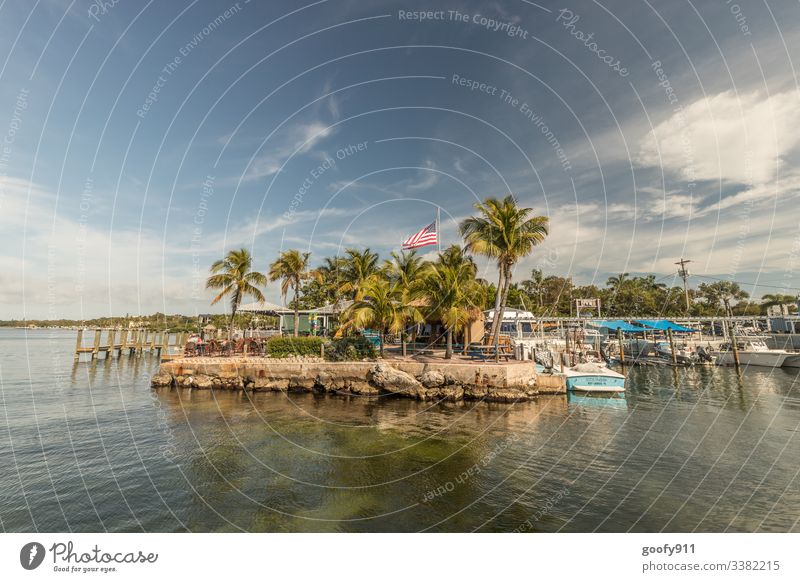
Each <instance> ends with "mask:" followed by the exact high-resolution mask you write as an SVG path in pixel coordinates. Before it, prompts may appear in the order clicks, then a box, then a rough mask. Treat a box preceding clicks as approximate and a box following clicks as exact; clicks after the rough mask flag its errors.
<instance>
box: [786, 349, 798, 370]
mask: <svg viewBox="0 0 800 582" xmlns="http://www.w3.org/2000/svg"><path fill="white" fill-rule="evenodd" d="M783 367H784V368H800V354H797V353H792V352H789V355H788V356H786V359H785V360H784V361H783Z"/></svg>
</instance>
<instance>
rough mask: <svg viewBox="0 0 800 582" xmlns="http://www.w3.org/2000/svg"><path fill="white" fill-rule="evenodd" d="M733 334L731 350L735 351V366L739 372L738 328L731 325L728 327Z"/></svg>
mask: <svg viewBox="0 0 800 582" xmlns="http://www.w3.org/2000/svg"><path fill="white" fill-rule="evenodd" d="M728 329H729V330H730V334H731V350H732V351H733V365H734V366H736V370H739V344H737V343H736V328H735V326H733V325H731V326H729V327H728Z"/></svg>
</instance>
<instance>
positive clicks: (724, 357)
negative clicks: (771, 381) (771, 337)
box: [709, 338, 793, 368]
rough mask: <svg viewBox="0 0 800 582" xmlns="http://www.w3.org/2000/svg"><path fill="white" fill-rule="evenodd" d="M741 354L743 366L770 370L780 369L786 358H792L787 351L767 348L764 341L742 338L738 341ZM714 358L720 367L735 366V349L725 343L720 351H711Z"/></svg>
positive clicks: (740, 362)
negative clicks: (762, 367)
mask: <svg viewBox="0 0 800 582" xmlns="http://www.w3.org/2000/svg"><path fill="white" fill-rule="evenodd" d="M737 344H738V352H739V364H741V365H742V366H764V367H768V368H780V367H781V366H783V364H784V362H785V361H786V358H788V357H790V356H792V355H793V354H792V352H787V351H786V350H773V349H770V348H769V347H767V344H766V342H764V340H762V339H755V338H742V339H738V340H737ZM709 353H710V354H711V355H712V356H716V363H717V365H720V366H733V365H734V364H735V361H734V358H733V349H732V347H731V344H730V343H729V342H728V343H723V344H721V345H720V347H719V349H718V350H710V351H709Z"/></svg>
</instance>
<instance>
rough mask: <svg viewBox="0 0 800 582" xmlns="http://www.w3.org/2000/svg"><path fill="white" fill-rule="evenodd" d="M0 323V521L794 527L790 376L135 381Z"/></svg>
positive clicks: (149, 364)
mask: <svg viewBox="0 0 800 582" xmlns="http://www.w3.org/2000/svg"><path fill="white" fill-rule="evenodd" d="M73 338H74V333H73V332H66V331H56V332H54V331H50V330H35V331H30V332H25V331H21V330H0V388H1V389H2V394H1V396H2V399H0V525H1V526H2V528H3V530H5V531H32V530H41V531H68V530H72V531H104V530H109V531H185V530H191V531H237V530H245V531H387V530H388V531H418V530H432V531H472V530H481V531H509V530H515V529H520V530H526V531H594V530H597V531H628V530H631V531H661V530H665V531H693V530H696V531H724V530H727V531H755V530H759V531H798V530H800V526H798V520H799V519H800V476H798V471H800V435H799V434H798V432H799V430H800V389H799V388H798V382H797V381H798V377H797V374H796V372H797V371H796V370H795V371H794V372H787V371H786V370H782V369H779V370H766V369H755V368H754V369H750V370H747V371H746V372H745V373H744V374H743V376H742V377H741V378H739V377H737V375H736V374H735V372H734V371H733V370H730V369H718V368H717V369H713V368H698V369H692V370H678V371H674V370H671V369H654V368H641V369H634V370H632V371H631V372H630V391H629V394H628V398H627V400H626V401H609V400H602V399H581V400H568V399H567V398H566V397H543V398H540V399H539V400H538V401H537V402H531V403H524V404H515V405H505V404H489V403H466V404H443V405H437V404H430V403H418V402H412V401H408V400H395V399H387V398H378V399H368V398H351V399H345V398H340V397H321V396H313V395H285V394H276V393H264V394H255V395H249V396H245V395H242V394H231V393H211V392H192V391H188V390H174V389H172V390H170V389H163V390H158V391H154V390H151V389H150V387H149V374H152V373H153V372H154V371H155V370H156V368H157V366H158V364H157V361H156V359H155V358H150V357H149V356H143V357H140V358H128V357H123V358H122V359H121V360H119V361H117V360H109V361H103V360H100V361H99V362H97V363H95V364H91V363H80V364H78V365H75V366H73V364H72V354H71V349H72V347H73V345H74V343H73V342H74V339H73Z"/></svg>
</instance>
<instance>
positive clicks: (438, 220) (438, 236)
mask: <svg viewBox="0 0 800 582" xmlns="http://www.w3.org/2000/svg"><path fill="white" fill-rule="evenodd" d="M436 243H437V244H438V245H439V247H438V248H439V252H440V253H441V252H442V228H441V208H439V207H438V206H437V207H436Z"/></svg>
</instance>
